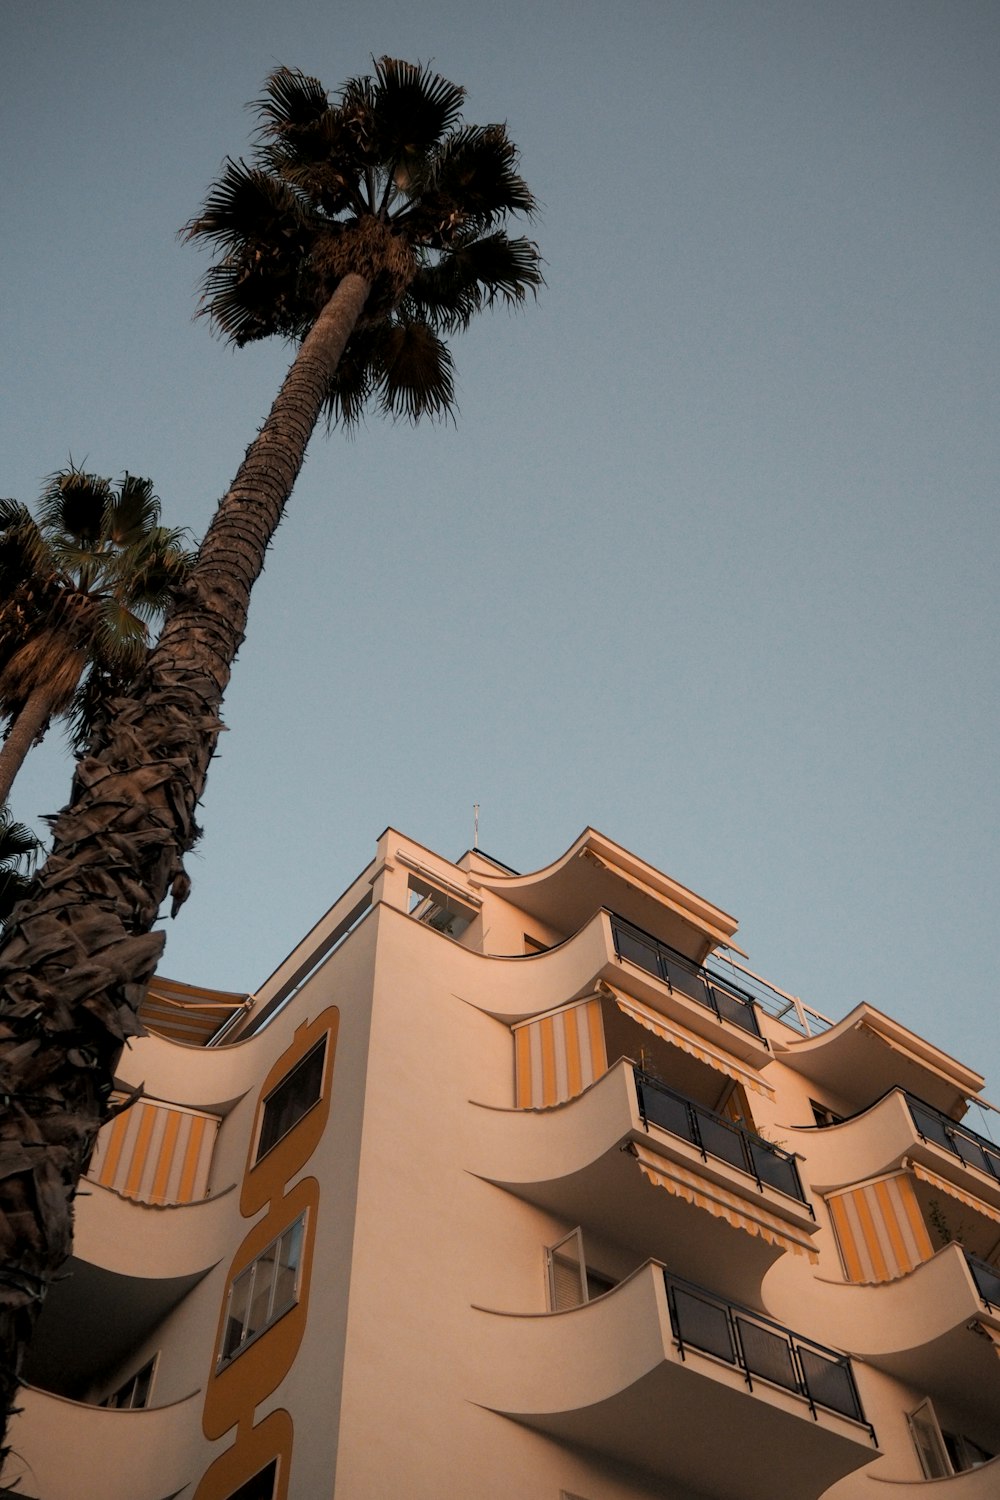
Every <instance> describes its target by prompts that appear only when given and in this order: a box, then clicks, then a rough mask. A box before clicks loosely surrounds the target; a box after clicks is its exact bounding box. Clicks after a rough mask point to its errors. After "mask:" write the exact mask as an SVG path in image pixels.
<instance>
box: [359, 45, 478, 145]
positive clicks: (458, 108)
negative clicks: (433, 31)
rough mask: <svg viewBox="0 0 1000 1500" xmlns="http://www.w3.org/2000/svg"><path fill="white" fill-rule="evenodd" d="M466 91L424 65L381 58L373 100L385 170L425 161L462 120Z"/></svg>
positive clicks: (374, 126) (376, 140)
mask: <svg viewBox="0 0 1000 1500" xmlns="http://www.w3.org/2000/svg"><path fill="white" fill-rule="evenodd" d="M464 103H465V89H463V88H461V87H460V86H459V85H458V84H455V83H449V82H448V79H447V78H442V77H441V75H440V73H434V72H432V70H431V69H430V68H429V67H426V66H422V65H421V64H420V63H408V62H403V61H402V60H401V59H400V58H397V57H380V58H379V59H378V61H377V62H376V63H375V88H374V91H373V94H372V129H373V133H374V144H375V147H376V150H377V151H378V154H379V156H380V158H381V159H382V161H384V162H385V163H386V164H392V163H395V162H398V161H399V160H400V159H408V158H414V157H422V156H423V155H424V154H425V153H426V152H428V151H429V150H430V149H431V147H432V146H435V145H436V144H437V143H438V142H439V141H440V140H441V138H442V137H443V136H445V135H447V134H449V133H450V132H451V131H452V130H454V129H455V127H456V126H457V124H458V121H459V119H460V118H461V113H462V105H463V104H464Z"/></svg>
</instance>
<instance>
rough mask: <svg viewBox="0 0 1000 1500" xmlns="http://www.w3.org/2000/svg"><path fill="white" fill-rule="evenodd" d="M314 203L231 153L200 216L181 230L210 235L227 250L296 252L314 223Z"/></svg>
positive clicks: (186, 235) (193, 236) (189, 234)
mask: <svg viewBox="0 0 1000 1500" xmlns="http://www.w3.org/2000/svg"><path fill="white" fill-rule="evenodd" d="M309 219H310V216H309V211H308V205H307V204H306V203H305V202H304V201H303V199H302V197H301V196H300V195H299V194H298V193H296V192H295V191H294V189H293V188H292V187H291V186H290V185H289V184H288V183H287V182H285V181H283V180H282V179H281V178H280V177H277V176H275V175H274V173H273V172H268V171H265V170H263V169H262V168H260V167H255V166H250V165H248V164H247V163H246V162H245V161H234V160H233V159H232V158H228V159H227V160H226V162H225V164H224V166H223V170H222V176H221V177H220V178H219V180H218V182H215V183H213V184H212V187H211V188H210V189H209V192H208V196H207V197H206V199H205V202H204V205H203V206H202V211H201V213H200V214H199V215H198V216H197V218H194V219H191V220H189V222H188V223H187V224H185V225H184V228H183V229H182V230H181V235H182V236H183V238H184V239H186V240H195V239H199V240H208V241H209V242H210V243H211V244H213V245H216V246H217V247H219V248H220V249H221V250H223V251H224V252H225V253H227V254H228V253H232V252H236V253H245V252H246V251H247V250H248V249H253V250H254V251H257V252H259V253H260V254H262V255H263V254H274V253H275V252H276V251H277V250H278V249H280V248H281V247H282V246H284V247H286V248H287V250H288V251H289V252H292V251H293V250H294V248H295V246H296V245H297V244H298V242H299V240H300V238H301V237H302V236H303V234H304V233H305V232H307V230H308V227H309Z"/></svg>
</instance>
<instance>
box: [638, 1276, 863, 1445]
mask: <svg viewBox="0 0 1000 1500" xmlns="http://www.w3.org/2000/svg"><path fill="white" fill-rule="evenodd" d="M664 1277H665V1279H666V1283H667V1301H668V1304H669V1307H670V1322H671V1326H672V1328H673V1331H674V1336H675V1338H676V1339H677V1343H678V1347H679V1350H680V1355H681V1358H682V1359H683V1358H684V1350H685V1348H691V1349H700V1350H701V1351H702V1353H704V1354H713V1355H714V1356H715V1357H716V1359H721V1360H724V1361H725V1362H726V1364H729V1365H733V1366H734V1367H735V1368H737V1369H739V1370H742V1372H743V1374H744V1377H745V1378H746V1382H747V1385H748V1386H749V1388H750V1389H751V1390H752V1389H753V1382H754V1380H755V1379H756V1380H765V1381H767V1382H768V1383H769V1384H770V1385H777V1386H781V1387H782V1388H783V1389H784V1390H787V1391H793V1392H794V1393H795V1394H796V1395H797V1396H802V1397H804V1399H805V1400H806V1401H808V1403H809V1409H810V1411H811V1412H812V1414H813V1416H814V1417H815V1416H816V1408H817V1407H818V1406H822V1407H823V1408H824V1409H825V1410H827V1411H833V1412H837V1413H839V1415H840V1416H842V1417H849V1418H850V1419H851V1420H852V1421H855V1422H862V1423H864V1425H865V1426H866V1427H867V1428H868V1431H869V1433H870V1434H871V1439H872V1442H873V1443H874V1442H875V1431H874V1428H873V1427H872V1425H871V1423H870V1422H869V1421H868V1419H867V1417H866V1416H865V1413H864V1409H863V1407H862V1405H861V1398H860V1396H859V1395H858V1388H857V1385H856V1384H855V1380H854V1371H853V1370H852V1369H851V1362H850V1360H849V1359H848V1358H847V1356H846V1354H837V1353H836V1352H835V1351H834V1350H833V1349H827V1348H825V1347H824V1346H823V1345H822V1344H814V1343H813V1342H812V1340H811V1339H804V1338H801V1337H800V1336H799V1335H798V1334H797V1333H793V1332H792V1331H791V1329H789V1328H783V1327H782V1326H781V1324H780V1323H773V1322H772V1321H771V1320H770V1318H762V1317H760V1316H759V1314H757V1313H754V1312H750V1311H749V1309H748V1308H745V1307H737V1306H735V1305H734V1304H732V1303H730V1302H724V1301H723V1300H722V1299H721V1298H719V1297H716V1296H714V1295H713V1294H712V1293H711V1292H706V1291H705V1290H704V1289H703V1288H702V1287H699V1286H693V1285H692V1284H691V1283H690V1282H687V1281H681V1280H679V1279H678V1278H677V1277H676V1276H671V1275H670V1273H669V1272H664Z"/></svg>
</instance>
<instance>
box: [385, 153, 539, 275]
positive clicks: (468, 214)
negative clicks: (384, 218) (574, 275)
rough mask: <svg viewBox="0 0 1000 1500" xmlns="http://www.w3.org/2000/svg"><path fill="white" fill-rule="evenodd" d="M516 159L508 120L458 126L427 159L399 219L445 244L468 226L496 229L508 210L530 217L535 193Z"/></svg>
mask: <svg viewBox="0 0 1000 1500" xmlns="http://www.w3.org/2000/svg"><path fill="white" fill-rule="evenodd" d="M518 161H519V153H518V150H517V147H516V146H515V145H514V143H513V141H511V140H510V138H509V137H508V135H507V129H506V126H504V125H466V126H464V127H463V128H462V129H461V130H456V131H454V132H453V133H452V134H451V135H450V136H449V137H448V138H447V139H446V140H445V141H444V142H443V143H442V145H441V148H440V150H439V151H438V152H437V153H436V154H435V155H434V157H433V159H432V160H431V161H429V162H428V165H427V169H426V172H425V175H424V178H423V180H422V181H420V182H418V183H415V184H414V187H413V189H411V195H412V196H413V197H414V200H415V201H414V202H413V204H412V206H411V207H410V208H408V209H407V210H405V211H404V212H403V213H401V214H400V215H399V216H398V219H397V223H399V224H401V225H403V224H405V225H406V226H407V228H408V230H409V232H410V233H412V234H414V235H416V236H418V237H420V238H423V239H425V240H426V241H427V242H428V243H429V244H432V245H433V244H438V245H442V246H444V245H448V244H449V243H450V242H451V240H452V239H454V237H455V236H456V235H460V234H463V233H464V232H465V231H466V230H467V228H470V227H471V228H473V229H475V230H477V231H478V232H480V233H482V232H484V231H485V230H488V229H492V228H493V226H494V225H495V224H497V223H499V222H500V221H501V220H502V219H504V218H505V217H506V215H507V214H511V213H516V214H523V215H525V216H526V217H529V218H530V217H531V215H532V214H534V212H535V209H536V203H535V198H534V195H533V194H532V192H531V190H530V189H529V187H528V184H527V183H526V182H525V180H524V178H523V177H522V176H521V175H520V174H519V172H518V171H517V166H518ZM418 194H419V196H418Z"/></svg>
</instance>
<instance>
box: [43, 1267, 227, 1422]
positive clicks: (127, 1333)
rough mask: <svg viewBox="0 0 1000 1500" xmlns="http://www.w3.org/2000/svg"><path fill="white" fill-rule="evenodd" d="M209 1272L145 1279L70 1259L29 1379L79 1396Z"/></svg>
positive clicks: (49, 1305) (49, 1301) (53, 1295)
mask: <svg viewBox="0 0 1000 1500" xmlns="http://www.w3.org/2000/svg"><path fill="white" fill-rule="evenodd" d="M205 1274H206V1273H205V1272H204V1271H198V1272H197V1273H195V1274H193V1275H190V1276H172V1277H163V1278H157V1279H144V1278H140V1277H137V1276H120V1275H118V1274H117V1273H116V1272H114V1271H106V1270H104V1269H103V1268H102V1267H101V1266H95V1265H91V1264H90V1263H89V1262H88V1261H84V1260H77V1259H76V1258H75V1257H73V1258H71V1259H70V1260H69V1261H68V1262H67V1263H66V1266H65V1267H64V1268H63V1271H62V1273H61V1279H60V1280H59V1281H56V1282H55V1283H54V1284H53V1286H52V1289H51V1290H50V1292H49V1294H48V1297H47V1298H46V1300H45V1307H44V1309H43V1310H42V1315H41V1317H40V1318H39V1320H38V1327H37V1330H36V1332H35V1336H34V1339H33V1342H32V1345H31V1350H30V1353H29V1356H28V1361H27V1364H26V1367H25V1371H24V1377H25V1379H26V1380H27V1381H29V1382H30V1383H31V1384H32V1385H35V1386H40V1387H41V1388H42V1389H43V1390H48V1391H55V1392H56V1393H57V1394H59V1395H67V1396H72V1397H74V1398H76V1399H79V1398H80V1396H81V1395H82V1394H83V1393H85V1392H86V1391H87V1389H88V1387H89V1386H90V1385H91V1383H92V1382H93V1381H94V1380H95V1379H100V1378H101V1377H102V1376H103V1375H105V1374H108V1375H110V1374H112V1373H114V1371H115V1370H116V1369H117V1367H118V1366H119V1365H120V1364H121V1362H122V1361H123V1360H124V1359H126V1358H127V1357H128V1355H129V1354H130V1353H131V1352H132V1351H133V1350H134V1349H136V1348H138V1346H139V1345H140V1344H141V1343H142V1342H143V1340H144V1339H145V1338H146V1337H147V1336H148V1335H149V1334H150V1333H151V1332H152V1330H153V1329H154V1328H155V1327H156V1325H157V1324H158V1323H159V1322H161V1321H162V1319H163V1318H165V1317H166V1315H167V1313H168V1312H170V1311H171V1309H172V1308H174V1307H176V1305H177V1303H178V1302H180V1300H181V1298H182V1297H185V1296H186V1295H187V1294H188V1292H189V1291H190V1290H191V1288H192V1287H194V1286H196V1285H197V1283H198V1282H199V1281H200V1280H201V1279H202V1277H203V1276H204V1275H205Z"/></svg>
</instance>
